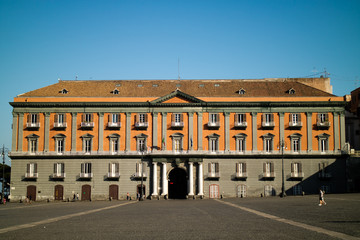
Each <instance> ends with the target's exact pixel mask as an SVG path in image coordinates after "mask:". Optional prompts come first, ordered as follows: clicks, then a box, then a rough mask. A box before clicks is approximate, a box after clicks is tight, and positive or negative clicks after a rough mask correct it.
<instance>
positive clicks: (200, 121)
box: [197, 112, 203, 151]
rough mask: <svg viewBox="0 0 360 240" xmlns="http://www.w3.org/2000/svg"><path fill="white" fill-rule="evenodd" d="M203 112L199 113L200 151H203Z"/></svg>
mask: <svg viewBox="0 0 360 240" xmlns="http://www.w3.org/2000/svg"><path fill="white" fill-rule="evenodd" d="M202 116H203V114H202V112H198V141H197V142H198V151H201V150H203V149H202V142H203V141H202V130H203V121H202V120H203V119H202Z"/></svg>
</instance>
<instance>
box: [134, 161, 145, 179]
mask: <svg viewBox="0 0 360 240" xmlns="http://www.w3.org/2000/svg"><path fill="white" fill-rule="evenodd" d="M141 175H142V176H143V177H146V171H145V169H143V165H142V163H141V162H140V163H136V173H135V177H141Z"/></svg>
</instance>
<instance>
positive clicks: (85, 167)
mask: <svg viewBox="0 0 360 240" xmlns="http://www.w3.org/2000/svg"><path fill="white" fill-rule="evenodd" d="M80 177H82V178H91V177H92V169H91V163H82V164H81V172H80Z"/></svg>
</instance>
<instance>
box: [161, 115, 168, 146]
mask: <svg viewBox="0 0 360 240" xmlns="http://www.w3.org/2000/svg"><path fill="white" fill-rule="evenodd" d="M161 116H162V121H161V130H162V131H161V133H162V136H161V137H162V139H161V150H162V151H166V140H167V139H166V129H167V127H166V119H167V113H166V112H163V113H161Z"/></svg>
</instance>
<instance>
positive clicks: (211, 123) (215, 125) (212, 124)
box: [207, 122, 220, 128]
mask: <svg viewBox="0 0 360 240" xmlns="http://www.w3.org/2000/svg"><path fill="white" fill-rule="evenodd" d="M207 126H208V127H211V128H218V127H220V122H208V124H207Z"/></svg>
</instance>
